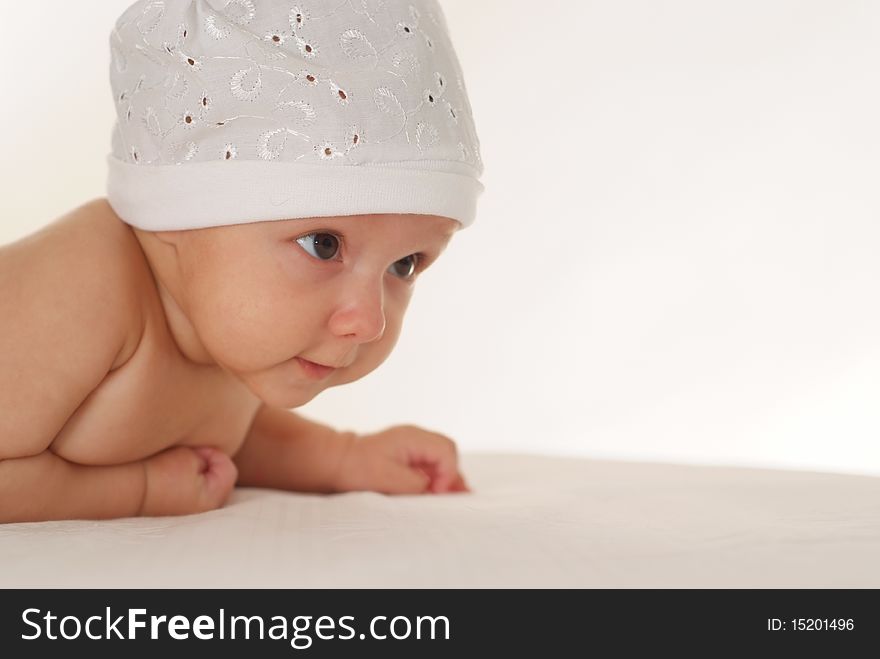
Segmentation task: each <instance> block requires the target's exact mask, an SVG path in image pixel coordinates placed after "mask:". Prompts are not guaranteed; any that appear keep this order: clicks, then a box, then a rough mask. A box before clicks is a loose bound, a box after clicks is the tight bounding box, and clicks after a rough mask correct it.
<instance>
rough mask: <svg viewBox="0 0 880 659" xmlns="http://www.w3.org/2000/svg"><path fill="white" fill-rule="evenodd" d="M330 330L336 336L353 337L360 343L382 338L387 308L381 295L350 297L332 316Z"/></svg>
mask: <svg viewBox="0 0 880 659" xmlns="http://www.w3.org/2000/svg"><path fill="white" fill-rule="evenodd" d="M330 330H331V331H332V332H333V334H335V335H336V336H343V337H348V338H353V339H355V340H356V341H357V342H358V343H370V342H373V341H378V340H379V339H381V338H382V336H383V335H384V334H385V309H384V304H383V301H382V297H381V295H379V296H375V295H360V296H357V297H355V298H350V299H349V300H348V303H347V304H345V305H344V306H343V307H341V308H339V309H337V310H336V312H335V313H334V314H333V316H332V317H331V319H330Z"/></svg>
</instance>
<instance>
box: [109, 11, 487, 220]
mask: <svg viewBox="0 0 880 659" xmlns="http://www.w3.org/2000/svg"><path fill="white" fill-rule="evenodd" d="M110 50H111V59H110V63H109V67H108V68H109V72H110V82H111V87H112V91H113V97H114V100H115V103H116V111H117V124H116V126H115V127H114V132H113V139H112V141H111V154H110V156H111V158H112V159H114V160H115V161H118V162H120V163H127V165H129V166H131V165H136V166H137V167H135V168H133V169H140V168H146V167H149V166H156V168H157V169H158V168H159V167H161V166H164V165H184V164H185V165H186V167H187V168H188V169H187V171H189V170H190V168H191V166H198V165H199V164H200V163H205V164H208V163H213V164H212V165H211V166H212V167H219V166H221V165H220V163H227V164H226V165H223V167H224V169H223V171H224V174H223V175H224V176H226V175H228V174H226V173H225V172H227V171H228V172H235V171H244V170H243V169H242V167H243V166H242V163H247V162H251V163H262V164H261V165H260V166H261V167H262V166H268V165H269V164H270V163H289V164H291V165H293V164H297V166H299V165H302V166H307V167H311V168H318V169H319V170H320V169H327V170H328V171H329V170H337V171H339V172H341V171H342V170H344V169H349V168H350V166H358V169H362V170H366V169H368V168H369V169H371V170H373V173H372V174H371V176H374V177H378V178H377V179H376V180H379V178H382V177H383V176H384V177H386V178H387V179H388V181H387V185H388V190H391V192H389V193H388V194H394V195H396V194H398V193H397V192H396V188H395V187H394V183H393V181H392V180H391V177H393V176H395V174H394V172H395V171H398V170H399V171H407V172H410V173H409V174H407V176H409V177H410V178H409V179H407V180H410V181H413V182H414V181H416V180H418V181H420V182H421V183H419V184H420V185H421V184H423V185H425V186H426V187H425V188H424V193H419V194H421V195H422V197H424V198H426V199H428V198H430V199H435V201H432V202H431V203H432V204H434V206H432V208H434V207H435V206H436V207H437V209H438V210H442V208H445V207H446V206H449V207H450V208H452V207H453V206H454V207H455V208H472V206H471V205H469V204H471V203H472V202H471V201H467V202H462V204H459V205H458V206H456V205H455V204H456V203H457V202H456V201H455V199H456V196H457V195H458V192H457V191H458V190H460V189H461V190H466V191H467V194H473V190H475V189H476V187H477V186H479V183H478V180H479V177H480V174H481V173H482V161H481V159H480V155H479V141H478V139H477V133H476V128H475V127H474V125H473V116H472V110H471V106H470V102H469V100H468V98H467V93H466V90H465V86H464V81H463V76H462V72H461V68H460V65H459V62H458V60H457V57H456V55H455V52H454V50H453V47H452V41H451V39H450V36H449V34H448V31H447V28H446V22H445V19H444V17H443V12H442V10H441V8H440V5H439V2H438V0H332V1H324V0H321V1H319V0H138V1H137V2H134V4H132V5H131V6H130V7H129V8H128V9H127V10H126V11H125V12H124V13H123V15H122V16H121V17H120V19H119V20H118V21H117V22H116V24H115V27H114V29H113V30H112V33H111V35H110ZM389 164H390V165H392V166H391V167H385V172H387V174H385V175H379V174H376V173H375V172H376V170H378V169H379V168H380V166H383V165H389ZM111 166H113V165H112V162H111ZM271 166H272V167H275V165H274V164H272V165H271ZM176 169H177V168H175V170H176ZM419 172H421V173H419ZM417 173H419V174H417ZM119 174H120V175H122V172H121V171H120V172H119ZM124 176H125V177H128V178H126V182H127V184H128V181H129V180H130V182H131V185H132V186H134V185H135V181H136V176H135V175H133V174H129V173H127V172H126V173H125V174H124ZM169 176H170V174H169ZM444 176H445V177H446V178H444ZM262 178H263V179H264V180H267V179H265V177H262ZM151 180H155V177H154V179H151ZM180 180H181V178H180V177H179V176H178V177H176V178H174V179H173V182H170V183H169V190H171V189H180ZM200 180H202V181H209V180H210V177H205V178H202V179H200ZM382 180H385V179H384V178H383V179H382ZM431 182H433V183H436V184H437V185H439V186H441V187H443V189H444V190H446V192H444V193H443V194H440V193H437V194H435V193H433V192H431V188H430V184H432V183H431ZM151 185H152V184H151ZM410 185H411V184H410V183H406V184H405V185H403V186H400V191H401V192H400V195H401V198H400V199H399V200H398V202H399V203H401V204H415V203H416V201H414V200H417V199H418V198H420V197H418V196H417V195H415V194H414V193H411V192H406V191H407V190H410V189H411V187H410ZM175 186H176V187H175ZM233 187H234V186H233ZM479 187H480V188H481V186H479ZM364 190H366V191H368V192H369V193H370V194H372V193H373V190H374V188H373V187H370V186H367V187H365V188H364ZM132 192H133V193H134V190H133V188H132ZM215 192H216V191H215ZM119 194H122V193H121V192H120V193H119ZM383 194H385V193H383ZM222 196H223V195H220V194H216V193H215V194H214V197H213V198H214V199H220V198H221V197H222ZM270 196H271V195H270ZM276 196H277V197H278V198H279V199H286V198H290V197H291V195H290V194H283V193H281V192H279V193H278V195H276ZM337 196H338V195H337ZM343 196H345V195H343ZM108 197H110V195H109V194H108ZM346 198H347V199H352V200H354V201H355V202H356V201H357V199H358V197H353V196H351V195H348V196H347V197H346ZM450 200H452V201H450ZM398 202H395V203H398ZM426 203H427V202H426ZM270 206H271V204H270ZM319 210H320V209H319ZM449 212H452V211H449ZM463 212H465V211H463ZM470 212H471V211H470V210H468V211H466V213H470Z"/></svg>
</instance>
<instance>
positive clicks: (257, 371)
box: [165, 215, 461, 408]
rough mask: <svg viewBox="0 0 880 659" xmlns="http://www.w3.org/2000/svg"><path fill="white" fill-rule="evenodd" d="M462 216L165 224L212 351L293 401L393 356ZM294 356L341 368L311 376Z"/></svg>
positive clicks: (183, 287) (274, 401)
mask: <svg viewBox="0 0 880 659" xmlns="http://www.w3.org/2000/svg"><path fill="white" fill-rule="evenodd" d="M460 226H461V225H460V224H459V223H458V222H456V221H455V220H452V219H449V218H446V217H439V216H434V215H418V216H417V215H359V216H344V217H326V218H309V219H294V220H281V221H272V222H258V223H250V224H239V225H232V226H225V227H212V228H210V229H197V230H192V231H180V232H165V234H166V235H173V242H174V243H175V244H176V246H177V262H178V264H179V270H178V277H179V281H178V283H177V285H178V288H179V292H180V295H181V296H182V297H183V298H184V299H183V300H181V304H182V307H183V308H184V309H185V313H186V315H187V318H188V320H189V322H190V323H191V324H192V327H193V329H194V330H195V333H196V334H197V335H198V337H199V339H200V340H201V343H202V344H203V346H204V349H205V351H206V352H207V353H209V354H210V355H211V357H212V359H213V360H214V361H216V363H217V364H218V365H220V366H222V367H223V368H224V369H225V370H227V371H229V372H231V373H232V374H234V375H235V376H237V377H238V378H239V379H241V380H242V381H243V382H244V383H245V384H246V385H247V386H248V387H249V388H250V390H251V391H252V392H253V393H254V394H256V395H257V396H259V397H260V398H261V399H262V400H263V401H265V402H267V403H268V404H271V405H276V406H279V407H288V408H289V407H296V406H298V405H302V404H304V403H306V402H308V401H309V400H311V399H312V398H314V396H315V395H317V394H318V393H319V392H320V391H322V390H323V389H326V388H328V387H332V386H336V385H340V384H344V383H346V382H352V381H354V380H357V379H359V378H361V377H363V376H364V375H366V374H368V373H370V372H371V371H373V370H374V369H375V368H376V367H378V366H379V365H380V364H381V363H382V362H383V361H385V359H386V358H387V357H388V355H389V353H390V352H391V350H392V348H393V347H394V345H395V343H396V342H397V339H398V336H399V335H400V328H401V324H402V321H403V315H404V312H405V311H406V308H407V306H408V304H409V300H410V297H411V295H412V293H413V287H414V282H415V280H416V278H417V277H418V276H419V273H420V272H421V271H423V270H424V269H425V268H426V267H427V266H429V265H430V264H431V263H432V262H433V261H434V260H435V259H436V258H437V257H438V256H439V255H440V254H441V253H442V252H443V250H444V249H445V247H446V245H447V243H448V242H449V240H450V238H451V237H452V235H453V234H454V233H455V231H456V230H458V228H460ZM297 357H299V358H301V359H305V360H308V361H311V362H315V363H318V364H323V365H327V366H333V367H336V369H335V370H334V371H332V372H330V373H329V374H328V375H326V376H324V377H315V376H312V377H310V376H309V371H308V370H307V368H305V367H304V365H303V364H301V363H300V362H299V361H298V360H297V359H296V358H297Z"/></svg>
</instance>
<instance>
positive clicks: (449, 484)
mask: <svg viewBox="0 0 880 659" xmlns="http://www.w3.org/2000/svg"><path fill="white" fill-rule="evenodd" d="M337 489H338V491H340V492H350V491H359V490H371V491H374V492H382V493H385V494H422V493H426V492H433V493H434V494H439V493H441V492H470V489H469V488H468V486H467V485H466V484H465V482H464V479H463V478H462V476H461V474H460V473H459V470H458V451H457V448H456V446H455V442H454V441H453V440H451V439H449V438H448V437H446V436H445V435H441V434H439V433H435V432H430V431H428V430H425V429H423V428H419V427H418V426H410V425H405V426H393V427H391V428H388V429H387V430H383V431H381V432H377V433H373V434H371V435H359V436H354V437H353V438H352V441H351V443H350V444H349V447H348V451H347V452H346V454H345V457H344V458H343V460H342V463H341V465H340V468H339V474H338V483H337Z"/></svg>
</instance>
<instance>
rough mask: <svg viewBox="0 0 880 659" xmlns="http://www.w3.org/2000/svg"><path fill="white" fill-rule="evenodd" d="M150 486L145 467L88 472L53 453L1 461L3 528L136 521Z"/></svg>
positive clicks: (88, 468)
mask: <svg viewBox="0 0 880 659" xmlns="http://www.w3.org/2000/svg"><path fill="white" fill-rule="evenodd" d="M144 485H145V471H144V465H143V463H141V462H133V463H129V464H123V465H113V466H106V467H105V466H101V467H94V466H84V465H78V464H74V463H72V462H68V461H67V460H64V459H63V458H60V457H58V456H57V455H55V454H54V453H52V452H51V451H43V452H42V453H40V454H38V455H34V456H29V457H26V458H9V459H6V460H0V522H35V521H44V520H52V519H106V518H110V517H130V516H133V515H137V514H138V512H139V510H140V507H141V504H142V502H143V498H144Z"/></svg>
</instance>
